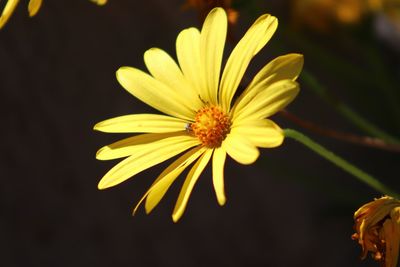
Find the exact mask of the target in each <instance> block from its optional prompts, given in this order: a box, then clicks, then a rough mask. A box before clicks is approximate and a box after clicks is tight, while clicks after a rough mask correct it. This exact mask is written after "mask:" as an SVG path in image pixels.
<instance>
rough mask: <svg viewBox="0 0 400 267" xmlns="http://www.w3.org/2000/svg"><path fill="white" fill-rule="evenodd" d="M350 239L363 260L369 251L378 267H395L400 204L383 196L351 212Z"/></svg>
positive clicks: (399, 230)
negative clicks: (351, 231) (360, 250)
mask: <svg viewBox="0 0 400 267" xmlns="http://www.w3.org/2000/svg"><path fill="white" fill-rule="evenodd" d="M354 220H355V225H354V228H355V231H356V233H355V234H353V235H352V239H353V240H358V243H359V244H360V245H361V247H362V250H363V253H362V256H361V258H362V259H365V258H366V256H367V254H368V252H371V254H372V257H373V258H374V259H375V260H376V261H378V262H379V263H380V266H381V267H396V266H397V260H398V255H399V245H400V201H398V200H396V199H394V198H392V197H389V196H384V197H381V198H379V199H375V200H374V201H371V202H369V203H367V204H365V205H363V206H362V207H361V208H359V209H358V210H357V211H356V212H355V213H354Z"/></svg>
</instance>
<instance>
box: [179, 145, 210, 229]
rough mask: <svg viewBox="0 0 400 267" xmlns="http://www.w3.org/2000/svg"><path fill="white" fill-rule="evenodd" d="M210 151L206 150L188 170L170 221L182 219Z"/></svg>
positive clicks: (208, 158)
mask: <svg viewBox="0 0 400 267" xmlns="http://www.w3.org/2000/svg"><path fill="white" fill-rule="evenodd" d="M212 152H213V151H212V149H207V150H206V151H205V152H204V153H203V155H202V156H201V157H200V159H199V160H198V161H197V162H196V163H195V164H194V166H193V167H192V169H190V171H189V173H188V175H187V177H186V179H185V182H184V184H183V186H182V189H181V192H180V193H179V197H178V200H177V202H176V205H175V208H174V211H173V213H172V220H173V221H174V222H177V221H178V220H179V218H181V217H182V215H183V212H184V211H185V208H186V205H187V203H188V200H189V197H190V194H191V193H192V190H193V187H194V185H195V184H196V182H197V180H198V178H199V177H200V174H201V173H202V172H203V170H204V168H205V167H206V166H207V163H208V161H209V160H210V158H211V155H212Z"/></svg>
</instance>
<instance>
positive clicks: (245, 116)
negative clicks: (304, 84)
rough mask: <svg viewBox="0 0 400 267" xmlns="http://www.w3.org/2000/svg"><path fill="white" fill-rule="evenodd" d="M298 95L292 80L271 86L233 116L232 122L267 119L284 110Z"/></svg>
mask: <svg viewBox="0 0 400 267" xmlns="http://www.w3.org/2000/svg"><path fill="white" fill-rule="evenodd" d="M298 93H299V85H298V83H297V82H295V81H292V80H282V81H278V82H276V83H273V84H271V85H270V86H269V87H267V88H265V89H264V90H263V91H261V92H260V93H259V94H257V95H256V96H255V97H254V98H253V99H252V100H251V101H250V102H249V103H248V104H247V105H246V106H245V108H243V109H241V110H237V112H235V113H234V114H233V118H234V120H237V121H241V120H257V119H263V118H266V117H269V116H271V115H273V114H275V113H276V112H278V111H279V110H281V109H283V108H285V107H286V106H287V105H288V104H289V103H290V102H292V101H293V99H294V98H295V97H296V96H297V94H298Z"/></svg>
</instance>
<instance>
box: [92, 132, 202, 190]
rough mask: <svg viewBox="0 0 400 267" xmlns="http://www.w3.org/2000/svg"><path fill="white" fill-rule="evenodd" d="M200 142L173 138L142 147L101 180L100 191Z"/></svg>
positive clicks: (192, 139)
mask: <svg viewBox="0 0 400 267" xmlns="http://www.w3.org/2000/svg"><path fill="white" fill-rule="evenodd" d="M198 144H199V142H198V140H196V139H194V138H188V137H187V138H184V137H183V136H181V137H175V138H174V137H171V138H166V139H163V140H160V141H157V142H154V143H149V144H146V145H142V146H141V149H140V150H138V149H137V151H135V154H133V155H132V156H130V157H128V158H126V159H124V160H123V161H121V162H120V163H118V164H117V165H115V166H114V167H113V168H112V169H111V170H109V171H108V172H107V173H106V175H104V177H103V178H102V179H101V180H100V182H99V184H98V188H99V189H105V188H108V187H111V186H115V185H117V184H119V183H122V182H123V181H125V180H127V179H129V178H130V177H132V176H134V175H135V174H138V173H139V172H141V171H144V170H146V169H148V168H150V167H152V166H154V165H156V164H159V163H161V162H163V161H165V160H167V159H169V158H172V157H174V156H176V155H178V154H179V153H181V152H183V151H185V150H187V149H189V148H191V147H193V146H196V145H198Z"/></svg>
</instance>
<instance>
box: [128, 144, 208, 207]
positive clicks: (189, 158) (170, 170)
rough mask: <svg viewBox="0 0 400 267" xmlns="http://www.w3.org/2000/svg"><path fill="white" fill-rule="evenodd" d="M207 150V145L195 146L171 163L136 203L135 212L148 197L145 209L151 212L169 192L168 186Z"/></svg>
mask: <svg viewBox="0 0 400 267" xmlns="http://www.w3.org/2000/svg"><path fill="white" fill-rule="evenodd" d="M205 150H206V148H205V147H200V146H198V147H195V148H193V149H191V150H189V151H188V152H186V153H185V154H184V155H182V156H181V157H180V158H178V159H177V160H176V161H174V162H173V163H172V164H171V165H169V166H168V167H167V168H166V169H165V170H164V171H163V172H162V173H161V174H160V175H159V176H158V177H157V179H156V180H155V181H154V183H153V184H152V185H151V187H150V188H149V190H147V192H146V194H144V196H143V197H142V199H141V200H140V201H139V203H138V204H137V205H136V207H135V209H134V210H133V212H134V213H135V212H136V210H137V209H138V207H139V205H140V203H141V202H143V200H144V199H146V204H145V209H146V213H147V214H149V213H150V212H151V211H152V210H153V209H154V207H155V206H157V204H158V203H159V202H160V201H161V199H162V198H163V197H164V195H165V193H166V192H167V190H168V188H169V187H170V186H171V185H172V183H173V182H174V181H175V180H176V178H178V176H179V175H180V174H181V173H182V172H183V171H184V170H185V169H186V168H187V167H188V166H189V165H190V164H192V163H193V162H194V161H195V160H196V159H197V158H198V157H200V156H201V154H203V153H204V151H205Z"/></svg>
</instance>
